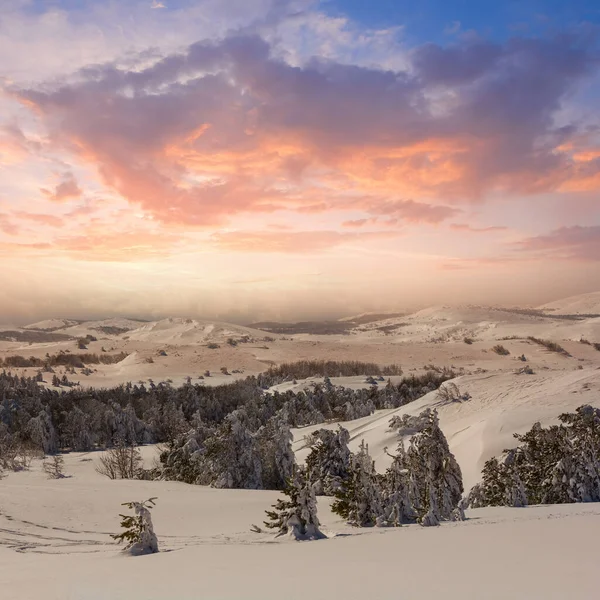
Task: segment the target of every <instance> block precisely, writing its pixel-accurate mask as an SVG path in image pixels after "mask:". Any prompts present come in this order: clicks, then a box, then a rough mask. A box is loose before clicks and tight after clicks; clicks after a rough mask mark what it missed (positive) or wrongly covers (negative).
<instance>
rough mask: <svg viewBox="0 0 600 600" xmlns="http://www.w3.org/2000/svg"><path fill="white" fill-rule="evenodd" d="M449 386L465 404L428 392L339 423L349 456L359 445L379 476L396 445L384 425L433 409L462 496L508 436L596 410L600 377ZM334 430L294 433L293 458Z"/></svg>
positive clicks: (464, 380)
mask: <svg viewBox="0 0 600 600" xmlns="http://www.w3.org/2000/svg"><path fill="white" fill-rule="evenodd" d="M334 381H335V380H334ZM453 381H454V382H455V383H456V384H457V385H458V387H459V388H460V390H461V392H468V393H469V394H470V395H471V397H472V398H471V400H469V401H467V402H462V403H450V404H442V403H440V401H439V399H438V397H437V392H432V393H430V394H427V395H426V396H424V397H423V398H421V399H419V400H417V401H416V402H413V403H411V404H408V405H406V406H404V407H402V408H398V409H395V410H381V411H377V412H376V413H375V414H373V415H370V416H368V417H364V418H363V419H357V420H354V421H349V422H341V423H339V424H341V425H342V426H343V427H345V428H347V429H348V430H349V431H350V439H351V442H350V448H351V450H353V451H355V450H356V449H357V448H358V446H359V445H360V442H361V441H362V440H363V439H364V441H365V442H366V443H367V444H368V445H369V451H370V453H371V455H372V456H373V458H374V459H375V464H376V467H377V469H378V470H380V471H385V469H386V468H387V466H388V465H389V464H390V462H391V458H390V457H389V455H388V454H387V453H386V448H387V449H388V451H389V452H391V453H394V451H395V449H396V446H397V445H398V442H399V439H398V436H397V435H396V434H395V433H393V432H390V431H389V427H388V423H389V421H390V419H391V418H392V417H393V416H394V415H401V414H410V415H417V414H419V413H420V412H421V411H423V410H424V409H425V408H436V409H437V410H438V413H439V417H440V426H441V427H442V430H443V431H444V433H445V435H446V437H447V438H448V442H449V444H450V449H451V450H452V452H453V453H454V454H455V456H456V458H457V460H458V462H459V464H460V466H461V469H462V471H463V479H464V483H465V488H466V489H467V490H468V489H470V488H471V486H473V485H474V484H475V483H477V482H478V481H479V480H480V478H481V469H482V467H483V464H484V463H485V461H486V460H487V459H489V458H491V457H492V456H498V455H499V454H500V453H501V452H502V451H503V450H504V449H505V448H512V447H514V446H515V440H514V439H513V434H514V433H524V432H525V431H527V430H529V429H530V428H531V426H532V425H533V424H534V423H535V422H536V421H540V422H541V423H542V424H543V425H548V424H550V423H553V422H556V421H557V417H558V416H559V415H560V414H561V413H564V412H572V411H573V410H574V409H576V408H577V407H578V406H581V405H582V404H591V405H594V406H598V407H600V371H599V370H598V369H596V368H594V367H592V368H587V369H582V370H579V369H577V370H571V371H554V372H542V373H538V374H535V375H517V374H515V373H500V374H498V373H484V374H480V375H468V376H464V377H458V378H457V379H455V380H453ZM337 426H338V423H327V424H325V425H315V426H311V427H305V428H302V429H296V430H294V440H295V442H294V449H295V451H296V455H297V458H298V459H299V460H304V458H305V457H306V455H307V453H308V450H307V449H306V447H305V444H304V442H303V438H304V436H306V435H307V434H310V433H311V432H312V431H314V430H315V429H319V428H321V427H325V428H328V429H335V428H337Z"/></svg>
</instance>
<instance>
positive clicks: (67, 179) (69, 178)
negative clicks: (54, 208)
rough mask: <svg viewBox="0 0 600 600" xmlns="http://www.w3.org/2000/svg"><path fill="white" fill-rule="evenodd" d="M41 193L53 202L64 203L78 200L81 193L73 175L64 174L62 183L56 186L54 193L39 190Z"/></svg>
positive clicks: (43, 189)
mask: <svg viewBox="0 0 600 600" xmlns="http://www.w3.org/2000/svg"><path fill="white" fill-rule="evenodd" d="M41 190H42V192H43V193H44V194H45V195H46V196H47V197H48V198H49V199H50V200H52V201H53V202H66V201H69V200H73V199H77V198H80V197H81V196H82V195H83V191H82V190H81V188H80V187H79V184H78V183H77V180H76V179H75V176H74V175H73V173H65V174H64V175H63V177H62V181H61V182H60V183H59V184H58V185H57V186H56V188H55V189H54V191H51V190H48V189H45V188H41Z"/></svg>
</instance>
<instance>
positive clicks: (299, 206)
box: [13, 36, 600, 225]
mask: <svg viewBox="0 0 600 600" xmlns="http://www.w3.org/2000/svg"><path fill="white" fill-rule="evenodd" d="M588 45H589V42H588V40H587V39H583V38H582V39H579V38H577V37H576V36H575V37H573V38H569V37H564V36H563V37H560V36H558V37H556V38H549V39H531V40H526V41H524V40H511V41H510V42H507V43H506V44H504V45H500V44H494V43H492V42H484V41H477V42H473V41H464V42H462V43H461V44H459V45H458V46H457V47H456V48H454V47H451V48H441V47H438V46H435V45H431V44H428V45H425V46H423V47H420V48H417V49H415V51H414V52H413V53H412V55H411V56H412V60H413V64H412V68H411V70H409V71H397V72H393V71H383V70H381V69H377V68H370V67H362V66H355V65H344V64H338V63H335V62H333V61H330V62H319V61H312V62H310V63H307V64H306V65H304V66H292V65H289V64H287V63H285V62H284V61H282V60H280V59H277V58H275V55H274V53H273V52H272V48H271V47H270V46H269V44H268V43H267V42H265V41H264V40H262V39H260V38H258V37H255V36H232V37H228V38H225V39H224V40H222V41H220V42H218V43H210V42H198V43H196V44H193V45H191V46H190V47H189V48H188V49H187V50H186V51H185V52H184V53H182V54H176V55H171V56H167V57H165V58H164V59H163V60H160V61H158V62H157V63H155V64H153V65H151V66H140V67H136V68H131V69H130V70H127V69H117V68H116V67H114V65H100V66H97V67H93V68H89V69H86V70H84V71H82V72H81V73H80V77H79V78H78V79H77V80H76V81H74V82H72V83H65V84H62V87H53V86H52V85H48V86H46V87H45V88H44V89H43V90H37V89H29V90H16V91H13V94H14V96H15V97H17V98H18V99H20V100H21V101H22V102H23V103H24V104H25V105H27V106H30V107H33V108H34V109H35V110H36V112H37V113H38V114H39V115H40V117H41V119H42V121H43V122H44V123H45V124H46V126H47V128H48V130H49V133H50V135H51V137H52V139H53V140H54V143H55V144H57V145H59V146H60V147H61V148H62V149H64V150H68V151H73V150H75V151H76V152H77V153H78V154H79V156H80V157H81V158H82V159H84V160H86V161H88V162H90V163H92V164H94V165H95V166H96V167H97V169H98V172H99V174H100V176H101V177H102V179H103V181H104V183H105V184H106V185H107V186H108V187H110V188H111V189H113V190H115V191H116V192H118V193H119V194H120V195H121V196H122V197H123V198H125V199H127V200H128V201H129V202H131V203H135V204H138V205H140V206H141V207H142V208H143V209H144V210H146V211H147V212H149V213H151V214H153V215H154V216H155V217H156V218H157V219H159V220H161V221H164V222H167V223H185V224H189V225H216V224H222V223H225V222H227V221H228V220H229V219H230V218H231V217H232V216H234V215H237V214H240V213H246V212H273V211H276V210H280V209H286V210H295V211H300V212H306V213H307V214H310V213H313V212H325V211H330V212H332V211H336V210H344V209H345V208H346V207H347V206H348V205H352V204H354V206H355V207H357V208H359V209H360V210H362V211H363V212H364V213H365V216H364V218H371V217H376V216H382V215H387V216H388V217H389V218H390V219H399V220H401V221H408V222H430V223H438V222H441V221H443V220H445V219H447V218H450V217H452V216H455V215H456V214H457V213H456V212H452V209H451V208H449V207H448V206H433V205H429V204H427V203H426V202H421V203H419V202H415V201H412V200H398V199H399V198H406V197H416V198H423V197H430V198H432V197H436V198H439V197H442V198H445V199H448V201H450V202H452V203H453V204H457V203H461V202H467V201H473V200H482V199H484V198H485V197H486V195H488V194H490V193H493V192H497V191H502V192H504V193H510V194H517V193H518V194H534V193H541V192H547V191H554V190H562V189H586V190H587V189H600V181H599V180H598V177H600V164H598V161H597V160H596V159H593V158H590V160H586V161H582V160H581V158H582V157H583V156H588V157H589V152H588V154H585V152H586V149H588V150H589V151H591V149H590V144H591V142H590V141H589V140H588V141H587V142H586V144H587V145H583V142H579V141H578V142H577V143H578V144H579V145H578V146H577V152H578V153H577V154H575V155H574V156H572V154H573V152H572V151H570V150H568V148H569V144H572V145H573V144H574V142H573V140H575V139H579V138H578V137H577V136H580V133H579V131H578V129H577V126H576V125H571V126H569V127H563V128H561V129H556V128H554V126H553V124H552V123H553V115H554V113H555V112H556V110H557V107H558V106H560V103H561V100H562V99H563V97H564V96H565V95H567V94H568V93H569V92H570V91H571V90H572V88H573V86H574V85H576V82H577V81H578V80H580V79H582V78H583V77H585V76H586V75H587V74H589V73H590V72H591V70H592V69H595V68H596V63H595V58H594V56H595V54H594V51H593V49H592V48H590V47H588ZM557 55H560V56H563V57H564V60H562V61H561V63H560V65H558V66H557V65H556V64H555V60H554V57H555V56H557ZM440 90H443V91H445V92H446V94H445V95H443V96H442V98H446V100H440V95H439V93H437V94H436V93H432V92H436V91H437V92H439V91H440ZM98 114H101V115H102V119H101V120H99V119H97V118H96V116H97V115H98ZM579 146H582V147H579ZM46 193H47V195H48V196H49V197H50V198H51V199H53V200H61V199H67V198H69V197H77V196H78V195H80V194H81V190H80V189H79V188H78V186H77V183H76V182H75V181H74V180H72V179H69V180H65V181H63V182H62V183H61V184H59V186H58V187H57V189H56V190H55V191H54V192H49V191H47V190H46ZM359 197H362V198H363V201H361V200H359V199H357V198H359ZM454 210H456V209H454Z"/></svg>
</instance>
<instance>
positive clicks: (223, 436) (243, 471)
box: [198, 410, 263, 490]
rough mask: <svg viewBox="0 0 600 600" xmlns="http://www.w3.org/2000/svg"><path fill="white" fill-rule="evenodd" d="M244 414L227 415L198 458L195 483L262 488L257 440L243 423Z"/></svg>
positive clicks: (206, 442)
mask: <svg viewBox="0 0 600 600" xmlns="http://www.w3.org/2000/svg"><path fill="white" fill-rule="evenodd" d="M244 420H245V413H244V411H243V410H236V411H233V412H232V413H230V414H229V415H227V417H225V420H224V422H223V424H222V425H220V426H219V427H218V429H217V430H216V431H215V433H214V435H213V436H211V437H209V438H207V439H206V440H205V441H204V448H203V449H202V452H201V454H200V456H199V459H198V460H199V467H200V472H201V475H200V478H199V480H198V483H202V484H208V485H212V486H213V487H217V488H238V489H254V490H258V489H262V487H263V484H262V466H261V460H260V455H259V453H258V449H257V445H256V441H255V439H254V437H253V436H252V434H251V433H250V431H249V430H248V428H247V427H246V426H245V424H244Z"/></svg>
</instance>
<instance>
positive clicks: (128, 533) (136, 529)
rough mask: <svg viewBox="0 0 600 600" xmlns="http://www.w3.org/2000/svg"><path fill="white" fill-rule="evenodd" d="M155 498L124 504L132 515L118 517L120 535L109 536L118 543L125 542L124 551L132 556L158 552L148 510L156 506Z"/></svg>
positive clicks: (156, 540)
mask: <svg viewBox="0 0 600 600" xmlns="http://www.w3.org/2000/svg"><path fill="white" fill-rule="evenodd" d="M155 500H156V498H149V499H148V500H145V501H144V502H125V503H123V504H122V505H121V506H126V507H127V508H129V509H130V510H133V512H134V514H133V515H119V516H120V517H121V527H122V528H123V529H124V531H123V532H122V533H119V534H115V535H111V536H110V537H112V538H113V539H115V540H117V541H118V542H119V543H121V542H126V543H127V545H126V546H125V551H127V552H129V554H132V555H133V556H140V555H142V554H154V553H155V552H158V539H157V538H156V534H155V533H154V527H153V525H152V516H151V514H150V509H151V508H153V507H154V505H155V504H156V503H155V502H154V501H155Z"/></svg>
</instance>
